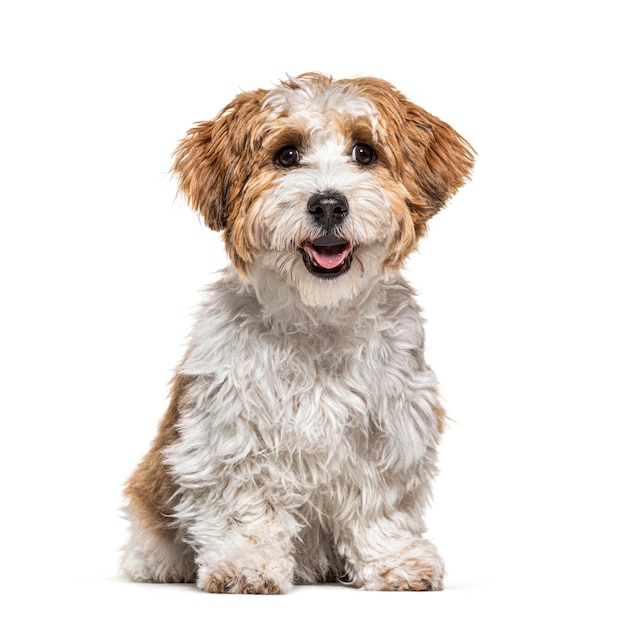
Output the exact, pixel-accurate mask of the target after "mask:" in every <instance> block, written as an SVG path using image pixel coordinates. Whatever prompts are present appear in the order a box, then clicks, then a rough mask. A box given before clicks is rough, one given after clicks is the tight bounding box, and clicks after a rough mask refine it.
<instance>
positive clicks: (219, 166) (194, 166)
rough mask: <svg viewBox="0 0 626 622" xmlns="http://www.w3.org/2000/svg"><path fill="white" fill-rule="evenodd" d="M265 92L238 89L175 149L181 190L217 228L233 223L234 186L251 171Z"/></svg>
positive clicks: (198, 124)
mask: <svg viewBox="0 0 626 622" xmlns="http://www.w3.org/2000/svg"><path fill="white" fill-rule="evenodd" d="M265 94H266V91H264V90H261V89H259V90H257V91H251V92H248V93H242V94H240V95H238V96H237V97H236V98H235V99H234V100H233V101H232V102H231V103H230V104H229V105H228V106H226V107H225V108H224V109H223V110H222V111H221V112H220V114H219V115H218V116H217V117H216V118H215V119H213V120H212V121H202V122H200V123H197V124H196V125H194V127H192V128H191V129H190V130H189V131H188V132H187V135H186V136H185V138H184V139H183V140H182V141H181V142H180V144H179V145H178V148H177V149H176V151H175V152H174V158H175V159H174V166H173V167H172V171H173V172H174V173H175V174H176V175H177V176H178V181H179V187H180V190H181V191H182V192H183V193H184V194H185V196H186V197H187V200H188V201H189V203H190V205H191V207H192V208H193V209H194V210H196V211H197V212H199V213H200V214H201V215H202V217H203V218H204V221H205V223H206V224H207V226H209V227H210V228H211V229H215V230H216V231H219V230H220V229H224V228H226V227H227V225H228V222H229V216H230V213H231V211H232V207H233V204H234V201H233V199H234V197H233V196H232V192H233V191H236V189H237V188H242V183H241V179H240V177H241V176H243V178H244V179H245V178H246V177H247V176H248V175H249V172H250V170H249V169H250V165H251V162H250V159H251V154H252V153H253V150H254V147H253V145H254V142H255V135H256V130H258V125H259V124H258V113H259V110H260V108H261V101H262V99H263V97H264V95H265ZM255 121H256V122H255ZM238 182H239V183H238Z"/></svg>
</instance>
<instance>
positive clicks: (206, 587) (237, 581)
mask: <svg viewBox="0 0 626 622" xmlns="http://www.w3.org/2000/svg"><path fill="white" fill-rule="evenodd" d="M196 584H197V586H198V587H199V588H200V589H201V590H203V591H205V592H212V593H214V594H284V593H285V592H288V591H289V590H290V589H291V586H292V583H291V578H290V577H289V576H285V574H284V573H280V572H278V571H277V569H275V570H274V571H273V572H272V571H270V570H268V569H267V568H264V569H260V570H257V569H253V568H240V569H237V568H235V567H234V566H231V565H227V566H223V567H220V568H211V569H207V568H200V570H199V571H198V580H197V582H196Z"/></svg>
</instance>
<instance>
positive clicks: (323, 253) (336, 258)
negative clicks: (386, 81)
mask: <svg viewBox="0 0 626 622" xmlns="http://www.w3.org/2000/svg"><path fill="white" fill-rule="evenodd" d="M299 250H300V252H301V253H302V257H303V259H304V265H305V266H306V267H307V270H308V271H309V272H310V273H311V274H314V275H315V276H318V277H320V278H323V279H334V278H336V277H338V276H339V275H341V274H344V273H345V272H347V271H348V270H349V269H350V264H351V263H352V253H353V252H354V248H353V247H352V245H351V244H350V242H348V241H347V240H344V239H343V238H339V237H337V236H336V235H332V234H328V235H323V236H321V237H319V238H316V239H315V240H311V241H310V242H305V243H304V244H303V245H302V246H301V247H300V249H299Z"/></svg>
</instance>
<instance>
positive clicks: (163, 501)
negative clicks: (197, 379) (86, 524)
mask: <svg viewBox="0 0 626 622" xmlns="http://www.w3.org/2000/svg"><path fill="white" fill-rule="evenodd" d="M192 379H193V377H191V376H182V375H176V376H175V377H174V380H173V382H172V389H171V393H170V403H169V407H168V409H167V411H166V413H165V416H164V417H163V419H162V420H161V423H160V424H159V430H158V433H157V436H156V438H155V439H154V441H153V443H152V446H151V448H150V450H149V451H148V453H147V454H146V455H145V456H144V458H143V460H142V461H141V462H140V463H139V465H138V466H137V468H136V470H135V472H134V473H133V475H132V476H131V477H130V479H129V480H128V483H127V484H126V488H125V491H124V494H125V495H126V497H127V498H128V500H129V503H130V507H131V509H132V510H133V512H134V513H135V514H136V515H137V517H138V519H139V520H140V521H141V522H142V523H143V524H145V525H146V526H148V527H149V528H151V529H152V530H153V531H154V532H155V533H157V534H160V535H165V534H168V532H170V531H171V530H170V529H169V527H168V518H167V516H168V515H169V514H170V513H171V508H170V505H169V502H170V500H171V498H172V496H173V495H174V492H175V487H174V482H173V480H172V476H171V475H170V473H169V471H168V469H167V467H166V465H165V464H164V463H163V450H164V449H165V448H166V447H168V446H169V445H171V444H172V443H174V442H176V441H177V440H178V431H177V429H176V422H177V421H178V418H179V416H180V407H181V405H182V403H183V401H184V396H185V390H186V388H187V386H188V385H189V384H190V382H191V380H192Z"/></svg>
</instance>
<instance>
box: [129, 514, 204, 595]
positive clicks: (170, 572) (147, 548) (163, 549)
mask: <svg viewBox="0 0 626 622" xmlns="http://www.w3.org/2000/svg"><path fill="white" fill-rule="evenodd" d="M127 514H128V519H129V520H130V534H129V535H130V537H129V539H128V542H127V544H126V546H125V547H124V550H123V555H122V563H121V565H122V571H123V572H124V574H126V575H127V576H128V577H129V578H130V579H132V580H133V581H140V582H156V583H193V581H194V580H195V575H196V565H195V562H194V557H193V551H192V550H191V548H189V546H187V545H186V544H185V543H184V542H180V541H178V540H177V538H176V533H175V532H174V531H173V530H171V531H165V530H163V531H161V532H159V531H157V530H155V529H151V528H150V527H149V526H147V525H145V524H144V523H143V522H142V521H141V520H140V519H139V518H138V517H137V516H135V515H134V512H133V511H132V510H130V509H129V510H127Z"/></svg>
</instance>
